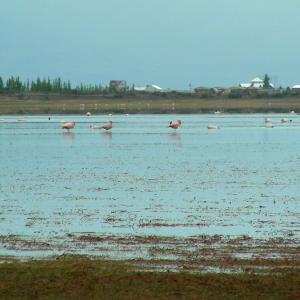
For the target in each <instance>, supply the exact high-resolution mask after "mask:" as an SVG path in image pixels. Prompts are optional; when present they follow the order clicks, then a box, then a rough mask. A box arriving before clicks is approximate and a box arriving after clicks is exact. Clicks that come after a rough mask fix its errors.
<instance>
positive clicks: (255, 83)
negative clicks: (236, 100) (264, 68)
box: [239, 77, 272, 89]
mask: <svg viewBox="0 0 300 300" xmlns="http://www.w3.org/2000/svg"><path fill="white" fill-rule="evenodd" d="M271 86H272V84H271ZM239 87H241V88H246V89H249V88H253V89H261V88H263V87H264V81H263V80H262V79H260V78H259V77H256V78H253V79H252V80H251V82H250V83H240V84H239Z"/></svg>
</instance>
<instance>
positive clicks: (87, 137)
mask: <svg viewBox="0 0 300 300" xmlns="http://www.w3.org/2000/svg"><path fill="white" fill-rule="evenodd" d="M265 117H266V115H261V114H251V115H225V114H218V115H217V114H215V115H177V116H176V115H128V116H126V115H113V116H104V115H99V116H91V117H86V116H69V115H68V116H51V119H50V120H49V119H48V116H25V117H21V116H1V123H0V159H1V160H0V167H1V168H0V208H1V209H0V233H1V235H2V236H6V235H20V236H30V237H32V238H34V239H43V240H47V239H51V238H53V237H55V238H58V237H61V238H63V237H64V236H66V235H68V234H74V233H95V234H99V235H131V234H132V235H147V236H148V235H158V236H176V237H188V236H194V235H201V234H205V235H226V236H241V235H247V236H250V237H253V238H261V239H264V238H278V237H283V238H284V237H288V236H292V237H293V238H294V239H298V240H299V239H300V116H298V115H291V114H287V115H284V114H280V115H279V114H274V115H268V116H267V117H269V118H271V120H272V123H273V124H274V128H265V126H264V118H265ZM283 117H287V118H288V119H289V120H292V122H289V123H286V124H282V123H281V119H282V118H283ZM176 119H181V120H182V127H181V128H180V129H178V130H177V131H176V132H175V131H174V130H172V129H171V128H167V125H168V123H169V121H171V120H176ZM18 120H19V121H18ZM62 120H65V121H68V120H74V121H75V122H76V127H75V128H74V129H72V130H71V131H70V132H66V131H64V130H62V129H61V128H60V121H62ZM108 120H112V121H113V129H112V130H111V131H110V132H103V131H100V130H95V129H91V128H90V126H91V125H92V124H101V123H105V122H107V121H108ZM208 124H217V125H219V126H220V129H218V130H208V129H207V125H208ZM0 250H1V251H0V254H1V253H7V252H6V250H4V249H0Z"/></svg>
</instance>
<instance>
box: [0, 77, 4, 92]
mask: <svg viewBox="0 0 300 300" xmlns="http://www.w3.org/2000/svg"><path fill="white" fill-rule="evenodd" d="M3 90H4V82H3V79H2V77H1V76H0V92H1V91H3Z"/></svg>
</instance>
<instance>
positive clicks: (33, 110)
mask: <svg viewBox="0 0 300 300" xmlns="http://www.w3.org/2000/svg"><path fill="white" fill-rule="evenodd" d="M87 112H90V113H91V114H92V115H103V114H213V113H215V112H220V113H222V114H254V113H260V114H266V113H267V114H269V113H284V114H286V113H289V112H295V113H298V112H300V96H294V97H282V98H238V99H229V98H225V97H223V98H221V97H220V98H203V97H201V96H199V95H189V96H187V95H174V94H170V95H165V94H161V95H157V94H149V95H144V94H143V95H125V96H124V95H123V96H120V95H119V96H118V95H110V96H109V95H105V96H104V95H93V96H91V95H89V96H74V95H59V94H28V95H24V94H6V95H5V94H0V115H83V114H86V113H87Z"/></svg>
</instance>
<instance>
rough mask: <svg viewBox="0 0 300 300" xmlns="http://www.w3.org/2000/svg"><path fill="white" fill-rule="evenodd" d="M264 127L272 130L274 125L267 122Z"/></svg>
mask: <svg viewBox="0 0 300 300" xmlns="http://www.w3.org/2000/svg"><path fill="white" fill-rule="evenodd" d="M265 127H266V128H274V125H273V124H272V123H271V122H267V123H266V124H265Z"/></svg>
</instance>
